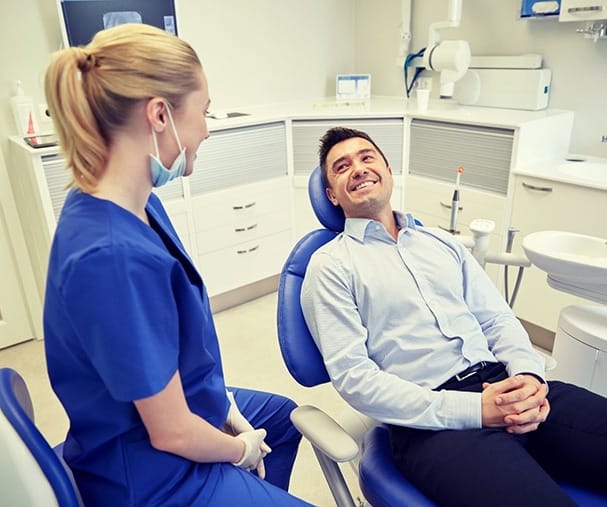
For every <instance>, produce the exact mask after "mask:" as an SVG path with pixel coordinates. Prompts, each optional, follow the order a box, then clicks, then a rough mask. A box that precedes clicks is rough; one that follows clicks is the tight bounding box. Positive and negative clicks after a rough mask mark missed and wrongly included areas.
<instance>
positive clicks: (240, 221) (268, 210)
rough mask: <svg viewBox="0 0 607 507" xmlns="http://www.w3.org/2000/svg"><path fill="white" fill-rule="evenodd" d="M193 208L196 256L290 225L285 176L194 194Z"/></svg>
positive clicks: (289, 226)
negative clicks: (198, 194)
mask: <svg viewBox="0 0 607 507" xmlns="http://www.w3.org/2000/svg"><path fill="white" fill-rule="evenodd" d="M192 208H193V210H194V224H195V234H196V245H197V248H198V254H199V255H200V254H204V253H208V252H213V251H216V250H221V249H224V248H226V247H230V246H234V245H238V244H240V243H246V242H248V241H254V240H256V239H257V238H262V237H264V236H268V235H271V234H275V233H278V232H282V231H285V230H289V229H290V228H291V216H290V215H291V214H290V213H289V209H290V204H289V180H288V178H287V177H286V176H283V177H282V178H278V179H273V180H268V181H263V182H258V183H252V184H250V185H243V186H240V187H235V188H229V189H224V190H220V191H217V192H212V193H210V194H204V195H202V196H197V197H194V198H192ZM211 217H212V219H210V218H211Z"/></svg>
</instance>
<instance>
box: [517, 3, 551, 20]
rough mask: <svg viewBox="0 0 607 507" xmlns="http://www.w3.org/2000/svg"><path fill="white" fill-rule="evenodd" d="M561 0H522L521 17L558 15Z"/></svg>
mask: <svg viewBox="0 0 607 507" xmlns="http://www.w3.org/2000/svg"><path fill="white" fill-rule="evenodd" d="M560 11H561V0H550V1H547V0H522V2H521V18H544V17H547V16H558V15H559V12H560Z"/></svg>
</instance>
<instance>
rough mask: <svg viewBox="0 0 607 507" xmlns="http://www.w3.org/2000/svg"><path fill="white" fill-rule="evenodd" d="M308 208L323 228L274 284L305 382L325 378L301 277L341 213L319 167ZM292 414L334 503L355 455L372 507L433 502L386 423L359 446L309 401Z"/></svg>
mask: <svg viewBox="0 0 607 507" xmlns="http://www.w3.org/2000/svg"><path fill="white" fill-rule="evenodd" d="M308 192H309V196H310V201H311V203H312V208H313V209H314V212H315V214H316V216H317V218H318V220H319V222H320V223H321V224H322V225H323V226H324V229H317V230H315V231H312V232H309V233H307V234H306V235H305V236H304V237H303V238H302V239H301V240H300V241H299V242H298V243H297V244H296V245H295V246H294V247H293V250H292V251H291V254H290V255H289V257H288V259H287V260H286V262H285V265H284V267H283V269H282V272H281V275H280V283H279V288H278V305H277V306H278V308H277V324H278V340H279V345H280V349H281V353H282V357H283V359H284V361H285V364H286V366H287V368H288V370H289V372H290V373H291V375H292V376H293V378H294V379H295V380H296V381H297V382H298V383H299V384H301V385H303V386H305V387H313V386H317V385H321V384H324V383H327V382H330V378H329V375H328V373H327V370H326V368H325V366H324V363H323V360H322V356H321V355H320V352H319V350H318V348H317V347H316V344H315V343H314V340H313V339H312V336H311V335H310V332H309V330H308V327H307V325H306V323H305V320H304V317H303V313H302V310H301V306H300V293H301V286H302V283H303V278H304V275H305V272H306V268H307V265H308V262H309V260H310V257H311V255H312V254H313V253H314V252H315V251H316V250H317V249H318V248H319V247H321V246H322V245H324V244H325V243H327V242H329V241H331V240H332V239H333V238H335V237H336V235H338V234H339V233H340V232H342V231H343V228H344V222H345V217H344V215H343V211H342V210H341V208H339V207H335V206H333V204H332V203H331V202H330V201H329V200H328V198H327V197H326V194H325V188H324V184H323V182H322V178H321V174H320V168H319V167H317V168H316V169H314V171H312V173H311V175H310V180H309V183H308ZM291 419H292V421H293V424H294V425H295V426H296V427H297V429H298V430H299V431H300V432H301V433H302V434H303V435H304V436H305V437H306V438H307V439H308V440H309V441H310V443H311V444H312V448H313V449H314V452H315V454H316V456H317V458H318V461H319V464H320V467H321V469H322V471H323V473H324V475H325V478H326V479H327V483H328V485H329V489H330V490H331V493H332V495H333V497H334V499H335V502H336V505H337V507H346V506H347V507H353V506H354V505H355V504H354V500H353V498H352V495H351V493H350V491H349V490H348V487H347V485H346V483H345V480H344V478H343V475H342V473H341V471H340V469H339V466H338V463H345V462H349V461H351V460H353V459H354V458H356V457H357V456H358V457H359V459H360V461H359V466H358V473H359V485H360V488H361V491H362V493H363V495H364V496H365V499H366V500H367V502H369V503H370V504H371V505H372V506H373V507H395V506H399V507H401V506H412V507H435V506H436V504H435V503H434V502H432V501H430V500H429V499H428V498H427V497H426V496H424V495H423V494H422V493H421V492H420V491H419V490H418V489H417V488H415V486H413V485H412V484H411V483H410V482H408V481H407V479H406V478H404V477H403V476H402V474H401V473H400V472H399V471H398V469H397V468H396V466H395V465H394V463H393V461H392V457H391V451H390V443H389V434H388V428H387V427H386V426H385V425H383V424H379V425H376V426H372V427H371V429H370V430H368V431H367V432H366V433H365V434H364V436H363V438H362V442H361V445H360V446H359V442H357V441H356V440H354V438H352V437H351V436H350V435H349V434H348V433H347V432H346V431H345V430H344V429H343V428H342V427H341V426H340V425H339V424H338V423H337V422H335V421H334V420H333V419H332V418H331V417H330V416H328V415H327V414H326V413H324V412H322V411H321V410H320V409H318V408H316V407H312V406H301V407H298V408H296V409H295V410H294V411H293V412H292V414H291ZM563 488H564V489H565V490H566V491H567V492H568V494H569V495H570V496H571V497H572V498H573V500H574V501H575V502H576V503H577V504H578V505H579V506H582V507H601V506H603V507H605V506H607V498H604V497H602V496H600V495H598V494H596V493H594V492H590V491H586V490H583V489H580V488H578V487H573V486H569V485H563Z"/></svg>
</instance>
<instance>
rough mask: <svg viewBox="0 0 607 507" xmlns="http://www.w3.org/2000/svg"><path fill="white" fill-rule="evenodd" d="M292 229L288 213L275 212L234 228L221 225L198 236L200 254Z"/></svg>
mask: <svg viewBox="0 0 607 507" xmlns="http://www.w3.org/2000/svg"><path fill="white" fill-rule="evenodd" d="M290 227H291V219H290V217H289V214H288V213H285V212H284V211H282V212H278V211H277V212H274V213H268V214H266V215H261V216H257V217H252V218H251V219H250V221H244V220H243V221H242V223H239V224H235V225H232V226H228V225H221V226H218V227H213V228H210V229H205V230H203V231H200V232H198V233H197V234H196V245H197V247H198V253H199V254H203V253H208V252H213V251H215V250H221V249H222V248H227V247H229V246H233V245H238V244H240V243H246V242H248V241H254V240H256V239H258V238H263V237H265V236H270V235H272V234H275V233H278V232H281V231H285V230H287V229H289V228H290Z"/></svg>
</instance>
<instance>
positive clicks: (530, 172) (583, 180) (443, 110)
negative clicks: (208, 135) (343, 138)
mask: <svg viewBox="0 0 607 507" xmlns="http://www.w3.org/2000/svg"><path fill="white" fill-rule="evenodd" d="M224 112H225V113H232V112H239V113H246V115H245V116H237V117H233V118H225V119H214V118H209V119H208V120H207V123H208V127H209V130H210V131H211V132H212V131H217V130H224V129H230V128H235V127H245V126H253V125H259V124H263V123H270V122H276V121H285V120H323V119H331V118H420V119H427V120H434V121H445V122H455V123H463V124H470V125H484V126H488V127H495V128H510V129H516V128H519V127H521V126H523V125H525V124H528V123H531V122H534V121H538V120H543V119H546V118H550V117H554V116H558V115H569V116H572V115H573V112H571V111H564V110H558V109H545V110H542V111H523V110H517V109H499V108H490V107H474V106H462V105H459V104H456V103H454V102H453V101H451V100H440V99H435V100H430V103H429V106H428V110H427V111H425V112H423V113H422V112H418V111H417V103H416V101H415V100H409V101H407V100H405V98H404V97H382V96H376V97H372V98H371V100H369V101H366V102H365V101H357V102H338V101H336V100H335V98H334V97H324V98H318V99H310V100H304V101H298V102H285V103H276V104H266V105H254V106H250V107H247V106H242V107H234V108H229V109H227V110H225V111H224ZM11 140H12V141H13V142H17V143H18V144H21V145H22V146H25V143H24V142H23V140H22V139H20V138H17V137H12V138H11ZM26 148H27V149H28V150H29V151H30V152H32V153H34V152H35V153H37V154H40V155H52V154H56V153H57V152H58V148H57V147H51V148H38V149H34V148H29V147H27V146H26ZM569 158H583V159H585V160H586V161H587V162H592V163H593V164H599V165H600V164H604V167H605V177H604V178H603V177H602V176H600V175H599V177H598V178H597V175H596V170H595V171H594V173H593V174H592V177H591V178H587V177H584V175H582V174H577V173H576V171H574V170H573V169H570V170H568V171H567V172H566V171H563V170H562V167H563V165H569V166H575V164H584V162H568V161H567V160H564V159H560V160H541V161H534V162H533V163H529V164H526V165H525V164H523V165H520V164H519V165H517V166H515V167H514V168H513V170H512V172H513V174H518V175H525V176H533V177H537V178H544V179H548V180H552V181H560V182H563V183H570V184H575V185H581V186H586V187H591V188H598V189H602V190H607V159H601V158H598V157H591V156H585V155H572V156H571V157H569ZM595 169H596V167H595Z"/></svg>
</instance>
